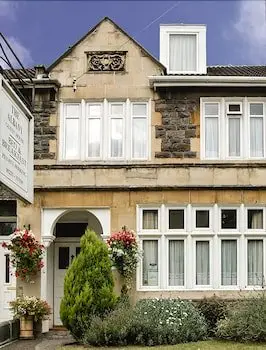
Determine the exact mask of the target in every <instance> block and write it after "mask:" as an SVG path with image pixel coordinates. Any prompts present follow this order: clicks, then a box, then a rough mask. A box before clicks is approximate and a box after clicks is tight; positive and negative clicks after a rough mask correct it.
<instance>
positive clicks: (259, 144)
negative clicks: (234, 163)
mask: <svg viewBox="0 0 266 350" xmlns="http://www.w3.org/2000/svg"><path fill="white" fill-rule="evenodd" d="M263 135H264V132H263V118H257V117H256V118H255V117H252V118H250V156H251V157H263V156H264V150H263V143H264V136H263Z"/></svg>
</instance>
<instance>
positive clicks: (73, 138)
mask: <svg viewBox="0 0 266 350" xmlns="http://www.w3.org/2000/svg"><path fill="white" fill-rule="evenodd" d="M79 145H80V137H79V119H65V158H66V159H73V158H78V156H79Z"/></svg>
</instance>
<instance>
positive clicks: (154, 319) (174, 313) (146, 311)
mask: <svg viewBox="0 0 266 350" xmlns="http://www.w3.org/2000/svg"><path fill="white" fill-rule="evenodd" d="M206 335H207V325H206V321H205V319H204V317H203V316H202V315H201V314H200V313H199V311H198V310H197V308H196V307H195V306H194V304H193V303H192V302H190V301H183V300H179V299H143V300H140V301H139V302H138V303H137V305H136V307H135V310H134V312H133V315H132V323H131V327H130V332H129V342H131V343H133V344H140V345H148V346H153V345H162V344H178V343H185V342H192V341H198V340H201V339H205V337H206Z"/></svg>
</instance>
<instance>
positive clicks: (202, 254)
mask: <svg viewBox="0 0 266 350" xmlns="http://www.w3.org/2000/svg"><path fill="white" fill-rule="evenodd" d="M196 284H197V285H202V286H203V285H209V284H210V251H209V242H208V241H197V242H196Z"/></svg>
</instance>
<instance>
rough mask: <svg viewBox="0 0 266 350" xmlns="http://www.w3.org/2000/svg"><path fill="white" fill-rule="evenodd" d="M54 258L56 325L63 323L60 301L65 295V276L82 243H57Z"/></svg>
mask: <svg viewBox="0 0 266 350" xmlns="http://www.w3.org/2000/svg"><path fill="white" fill-rule="evenodd" d="M54 246H55V254H54V257H55V260H54V325H56V326H59V325H62V322H61V320H60V303H61V300H62V298H63V295H64V278H65V274H66V270H67V268H68V266H69V265H70V264H71V261H72V260H73V259H74V257H75V256H77V255H78V254H79V252H80V243H79V242H78V243H74V242H69V243H55V245H54Z"/></svg>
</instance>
